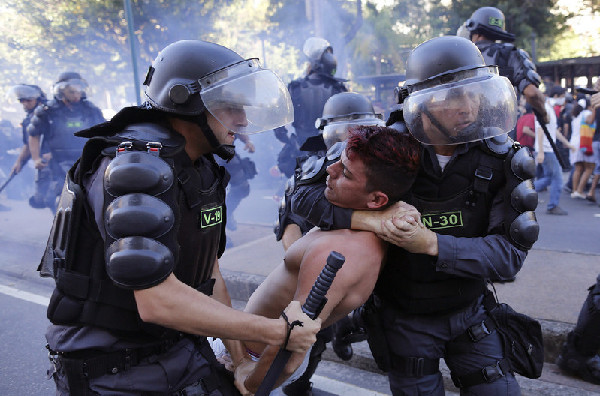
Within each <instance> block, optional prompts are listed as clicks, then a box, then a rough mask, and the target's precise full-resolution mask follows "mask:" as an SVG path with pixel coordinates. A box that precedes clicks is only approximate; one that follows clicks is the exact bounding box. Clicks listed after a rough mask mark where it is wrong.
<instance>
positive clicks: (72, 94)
mask: <svg viewBox="0 0 600 396" xmlns="http://www.w3.org/2000/svg"><path fill="white" fill-rule="evenodd" d="M82 93H83V91H82V90H81V88H79V87H77V86H74V85H67V86H66V87H65V89H63V95H64V97H65V100H66V101H67V102H69V103H77V102H79V101H80V100H81V95H82Z"/></svg>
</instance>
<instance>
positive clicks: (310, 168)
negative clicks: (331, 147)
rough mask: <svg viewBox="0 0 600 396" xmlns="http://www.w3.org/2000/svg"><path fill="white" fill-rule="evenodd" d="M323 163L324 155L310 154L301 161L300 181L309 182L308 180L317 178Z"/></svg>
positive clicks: (322, 168) (320, 173) (321, 171)
mask: <svg viewBox="0 0 600 396" xmlns="http://www.w3.org/2000/svg"><path fill="white" fill-rule="evenodd" d="M324 165H325V157H319V156H316V155H311V156H310V157H308V158H307V159H306V160H305V161H304V162H303V163H302V168H301V170H300V181H301V182H302V183H310V181H312V180H315V179H317V178H318V176H320V175H322V174H323V170H324Z"/></svg>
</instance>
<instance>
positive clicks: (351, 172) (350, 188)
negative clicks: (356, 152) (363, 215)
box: [325, 150, 370, 209]
mask: <svg viewBox="0 0 600 396" xmlns="http://www.w3.org/2000/svg"><path fill="white" fill-rule="evenodd" d="M366 172H367V170H366V167H365V164H364V163H363V162H362V160H360V159H359V158H358V157H357V156H355V158H353V159H350V158H348V156H347V154H346V150H344V152H343V153H342V156H341V158H340V159H339V161H337V162H334V163H333V164H331V165H329V166H328V167H327V174H328V176H327V188H326V189H325V198H327V200H328V201H329V202H331V203H332V204H334V205H337V206H339V207H342V208H351V209H365V208H367V202H368V199H369V195H370V193H369V192H368V191H367V188H366V186H367V174H366Z"/></svg>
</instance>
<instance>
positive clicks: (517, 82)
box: [457, 7, 550, 139]
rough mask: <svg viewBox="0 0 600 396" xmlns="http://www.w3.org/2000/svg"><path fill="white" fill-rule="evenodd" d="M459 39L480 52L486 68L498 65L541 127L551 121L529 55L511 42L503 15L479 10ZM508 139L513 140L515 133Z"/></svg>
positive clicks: (464, 25) (461, 29)
mask: <svg viewBox="0 0 600 396" xmlns="http://www.w3.org/2000/svg"><path fill="white" fill-rule="evenodd" d="M457 35H458V36H461V37H464V38H467V39H469V40H471V41H472V42H473V43H475V45H476V46H477V48H479V50H480V51H481V54H482V55H483V58H484V59H485V64H486V65H497V66H498V69H499V71H500V75H501V76H504V77H507V78H508V79H509V80H510V82H511V83H512V85H513V86H514V87H515V91H516V92H517V95H519V94H523V95H524V96H525V100H526V101H527V103H529V104H530V105H531V106H532V107H533V109H535V110H536V111H537V112H538V113H539V114H540V115H542V117H543V118H544V119H543V120H542V121H543V122H544V124H547V123H548V122H549V121H550V120H549V119H548V115H547V114H546V109H545V107H544V102H545V98H544V94H543V93H542V92H541V91H540V90H539V89H538V87H539V86H540V83H541V82H542V80H541V78H540V76H539V74H538V73H537V71H536V68H535V65H534V63H533V62H532V61H531V57H530V56H529V54H528V53H527V52H526V51H524V50H522V49H518V48H516V47H515V46H514V45H513V44H510V43H512V42H513V41H515V35H514V34H512V33H509V32H507V31H506V18H505V17H504V13H503V12H502V11H501V10H499V9H498V8H496V7H481V8H478V9H477V10H475V12H473V14H472V15H471V18H469V19H467V21H466V22H465V23H464V24H463V25H462V26H461V27H460V28H459V29H458V32H457ZM515 132H516V131H513V132H511V133H509V136H510V137H512V138H513V139H515V137H516V136H515V135H516V133H515Z"/></svg>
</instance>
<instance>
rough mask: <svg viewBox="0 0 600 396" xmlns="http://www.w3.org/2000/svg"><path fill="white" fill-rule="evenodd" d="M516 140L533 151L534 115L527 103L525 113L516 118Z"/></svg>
mask: <svg viewBox="0 0 600 396" xmlns="http://www.w3.org/2000/svg"><path fill="white" fill-rule="evenodd" d="M517 141H518V142H519V143H520V144H521V146H523V147H527V148H528V149H529V152H531V153H533V152H534V151H535V147H534V144H535V116H534V115H533V110H532V108H531V105H530V104H529V103H526V104H525V113H524V114H523V115H521V116H520V117H519V119H518V120H517Z"/></svg>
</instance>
